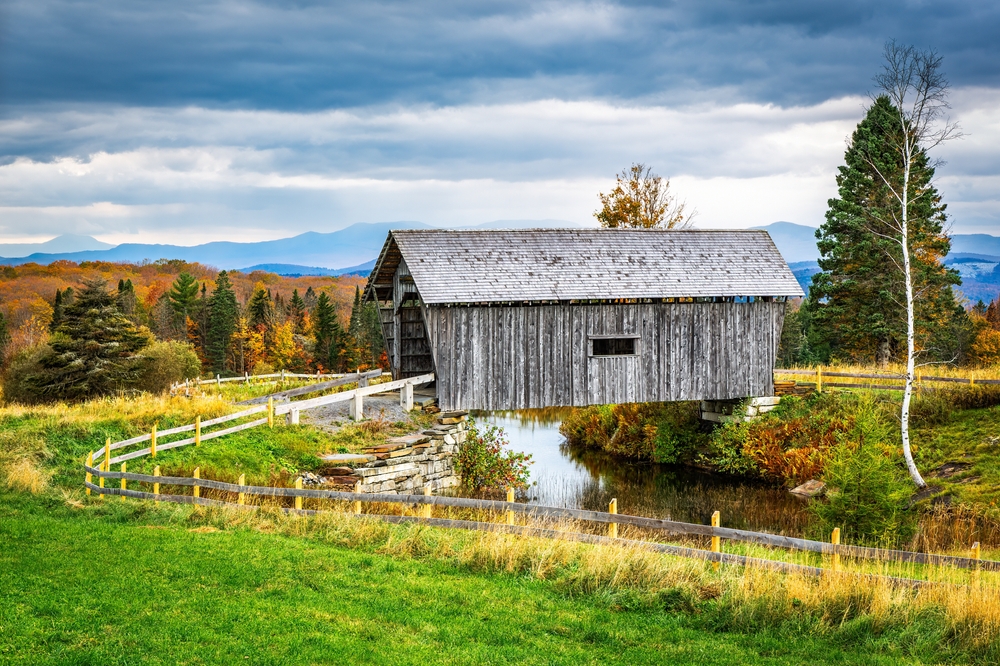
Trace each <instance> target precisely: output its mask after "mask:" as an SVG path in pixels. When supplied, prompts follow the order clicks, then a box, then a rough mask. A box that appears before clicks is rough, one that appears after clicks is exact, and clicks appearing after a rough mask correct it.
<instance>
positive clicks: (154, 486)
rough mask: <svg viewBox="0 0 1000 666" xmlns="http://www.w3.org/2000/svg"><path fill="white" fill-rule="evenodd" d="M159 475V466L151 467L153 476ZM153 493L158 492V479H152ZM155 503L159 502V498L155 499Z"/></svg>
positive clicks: (156, 493) (157, 493)
mask: <svg viewBox="0 0 1000 666" xmlns="http://www.w3.org/2000/svg"><path fill="white" fill-rule="evenodd" d="M159 475H160V466H159V465H157V466H156V467H154V468H153V476H159ZM153 494H154V495H159V494H160V482H159V481H154V482H153ZM156 503H157V504H159V503H160V500H156Z"/></svg>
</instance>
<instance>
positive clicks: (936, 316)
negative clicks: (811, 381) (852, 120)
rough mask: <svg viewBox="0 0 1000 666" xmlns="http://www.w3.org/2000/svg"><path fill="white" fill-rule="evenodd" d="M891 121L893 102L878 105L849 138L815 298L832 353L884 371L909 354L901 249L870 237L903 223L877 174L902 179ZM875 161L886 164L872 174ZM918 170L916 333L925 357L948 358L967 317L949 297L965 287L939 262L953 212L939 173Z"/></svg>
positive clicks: (926, 167) (922, 161) (821, 234)
mask: <svg viewBox="0 0 1000 666" xmlns="http://www.w3.org/2000/svg"><path fill="white" fill-rule="evenodd" d="M893 114H895V111H894V109H893V107H892V105H891V103H890V102H889V99H888V98H887V97H884V96H883V97H879V98H878V99H876V101H875V103H874V104H873V105H872V107H871V109H869V111H868V114H867V115H866V117H865V118H864V119H863V120H862V121H861V123H859V124H858V127H857V129H856V130H855V132H854V134H853V135H852V137H851V143H850V145H849V146H848V149H847V152H846V153H845V155H844V159H845V165H844V166H842V167H840V168H839V171H840V173H839V174H838V176H837V186H838V188H839V194H840V198H838V199H830V201H829V202H828V205H829V210H828V211H827V213H826V222H825V223H824V224H823V226H821V227H820V228H819V230H817V232H816V237H817V238H818V239H819V241H818V242H817V247H818V248H819V251H820V254H821V257H820V259H819V265H820V268H821V269H822V271H821V272H820V273H817V274H815V275H814V276H813V284H812V288H811V289H810V300H812V302H813V304H814V306H815V308H816V322H815V325H816V327H817V330H819V331H823V332H825V339H826V342H828V343H829V344H830V345H831V349H832V351H833V354H834V355H835V356H837V357H841V358H846V359H851V360H855V361H861V362H865V361H868V362H870V361H876V362H878V363H879V364H885V363H888V362H890V361H892V360H898V359H900V357H901V355H904V356H905V353H906V328H907V327H906V319H905V317H906V310H905V305H904V303H905V295H904V282H903V279H902V275H901V272H900V270H899V268H898V266H901V265H902V261H903V260H902V251H901V247H900V245H899V243H898V242H896V241H895V240H894V239H892V238H890V237H888V236H887V235H879V234H874V233H872V231H871V230H872V228H874V227H876V226H877V224H878V223H879V222H880V221H881V220H884V219H892V218H893V216H894V215H895V216H896V217H898V207H899V203H898V200H897V199H896V198H895V197H894V196H893V194H892V192H891V191H890V190H889V188H888V187H887V186H886V185H885V184H884V182H883V181H882V179H881V177H880V176H879V174H878V172H879V171H880V172H881V173H882V174H884V175H885V174H887V175H888V177H889V178H890V179H893V178H897V176H898V174H899V173H900V172H901V170H902V164H901V160H900V158H899V157H898V155H896V154H895V153H894V152H893V151H891V150H889V149H887V148H886V146H887V145H889V144H890V143H891V142H892V141H893V140H894V137H893V136H891V135H890V133H891V132H892V131H893V129H892V127H893V125H892V123H891V122H887V121H886V118H891V117H893ZM872 155H878V156H879V157H880V161H879V162H876V163H875V164H874V165H873V164H872V163H871V161H870V160H871V156H872ZM915 164H916V166H917V168H916V169H914V170H913V172H912V174H911V187H912V188H914V189H915V190H917V191H920V192H922V193H923V196H921V197H919V198H915V200H914V201H913V202H912V203H911V204H910V208H909V216H910V237H911V248H912V249H911V255H912V262H913V275H914V282H915V285H916V289H917V291H918V292H919V293H920V294H921V298H920V301H919V303H918V308H917V312H916V321H917V329H918V331H919V333H920V338H921V340H922V341H923V347H924V349H925V350H928V351H931V350H933V351H935V352H936V354H935V355H936V356H938V357H943V356H945V355H946V354H948V353H950V349H949V345H950V344H951V346H953V343H950V341H949V339H948V336H949V335H953V334H954V330H955V327H956V326H958V325H960V324H961V321H960V320H961V318H962V316H963V315H964V311H963V310H962V309H961V307H960V306H958V305H957V304H956V303H955V298H954V295H953V294H952V290H951V286H952V285H956V284H959V283H960V278H959V275H958V273H957V272H955V271H953V270H950V269H948V268H946V267H945V266H944V265H943V264H942V263H941V260H942V258H943V257H944V256H945V255H946V254H948V251H949V249H950V246H951V243H950V240H949V238H948V236H947V235H945V233H944V231H943V225H944V222H945V219H946V215H945V205H944V204H943V203H941V196H940V195H939V194H938V193H937V190H936V189H935V188H934V186H933V183H932V179H933V176H934V169H933V167H931V166H930V164H929V162H928V159H927V156H926V154H924V153H921V154H920V155H919V156H918V159H917V160H916V161H915ZM876 169H877V170H878V171H876Z"/></svg>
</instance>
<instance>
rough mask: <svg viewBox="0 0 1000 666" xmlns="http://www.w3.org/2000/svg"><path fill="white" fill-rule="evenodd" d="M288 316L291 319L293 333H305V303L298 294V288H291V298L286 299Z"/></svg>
mask: <svg viewBox="0 0 1000 666" xmlns="http://www.w3.org/2000/svg"><path fill="white" fill-rule="evenodd" d="M288 318H289V319H291V320H292V324H293V326H294V327H295V333H296V334H298V335H305V332H306V303H305V301H303V300H302V297H301V296H299V290H298V289H293V290H292V298H291V300H289V301H288Z"/></svg>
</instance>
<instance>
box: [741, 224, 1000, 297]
mask: <svg viewBox="0 0 1000 666" xmlns="http://www.w3.org/2000/svg"><path fill="white" fill-rule="evenodd" d="M754 228H755V229H765V230H767V232H768V233H769V234H771V238H772V239H773V240H774V244H775V245H776V246H777V247H778V251H779V252H781V255H782V256H783V257H784V258H785V261H787V262H788V266H789V268H791V269H792V273H794V274H795V278H796V279H797V280H798V282H799V284H800V285H801V286H802V288H803V289H804V290H805V291H808V290H809V285H810V284H811V282H812V276H813V274H814V273H818V272H819V264H818V263H816V261H817V259H819V250H817V249H816V228H815V227H807V226H805V225H801V224H793V223H791V222H775V223H773V224H769V225H766V226H763V227H754ZM944 263H945V265H947V266H950V267H951V268H954V269H955V270H957V271H958V272H959V274H960V275H961V276H962V285H961V286H960V287H958V288H957V289H956V291H957V292H959V293H960V294H961V295H962V296H965V298H967V299H969V300H970V301H973V302H975V301H977V300H980V299H982V300H983V301H984V302H989V301H991V300H993V299H994V298H996V297H997V294H998V293H1000V237H997V236H991V235H989V234H954V235H952V237H951V252H950V253H949V254H948V256H947V257H945V259H944Z"/></svg>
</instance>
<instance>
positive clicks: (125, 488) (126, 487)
mask: <svg viewBox="0 0 1000 666" xmlns="http://www.w3.org/2000/svg"><path fill="white" fill-rule="evenodd" d="M124 473H125V463H122V474H124ZM122 490H128V481H126V480H125V477H124V476H123V477H122ZM122 501H123V502H124V501H125V494H124V493H123V494H122Z"/></svg>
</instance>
